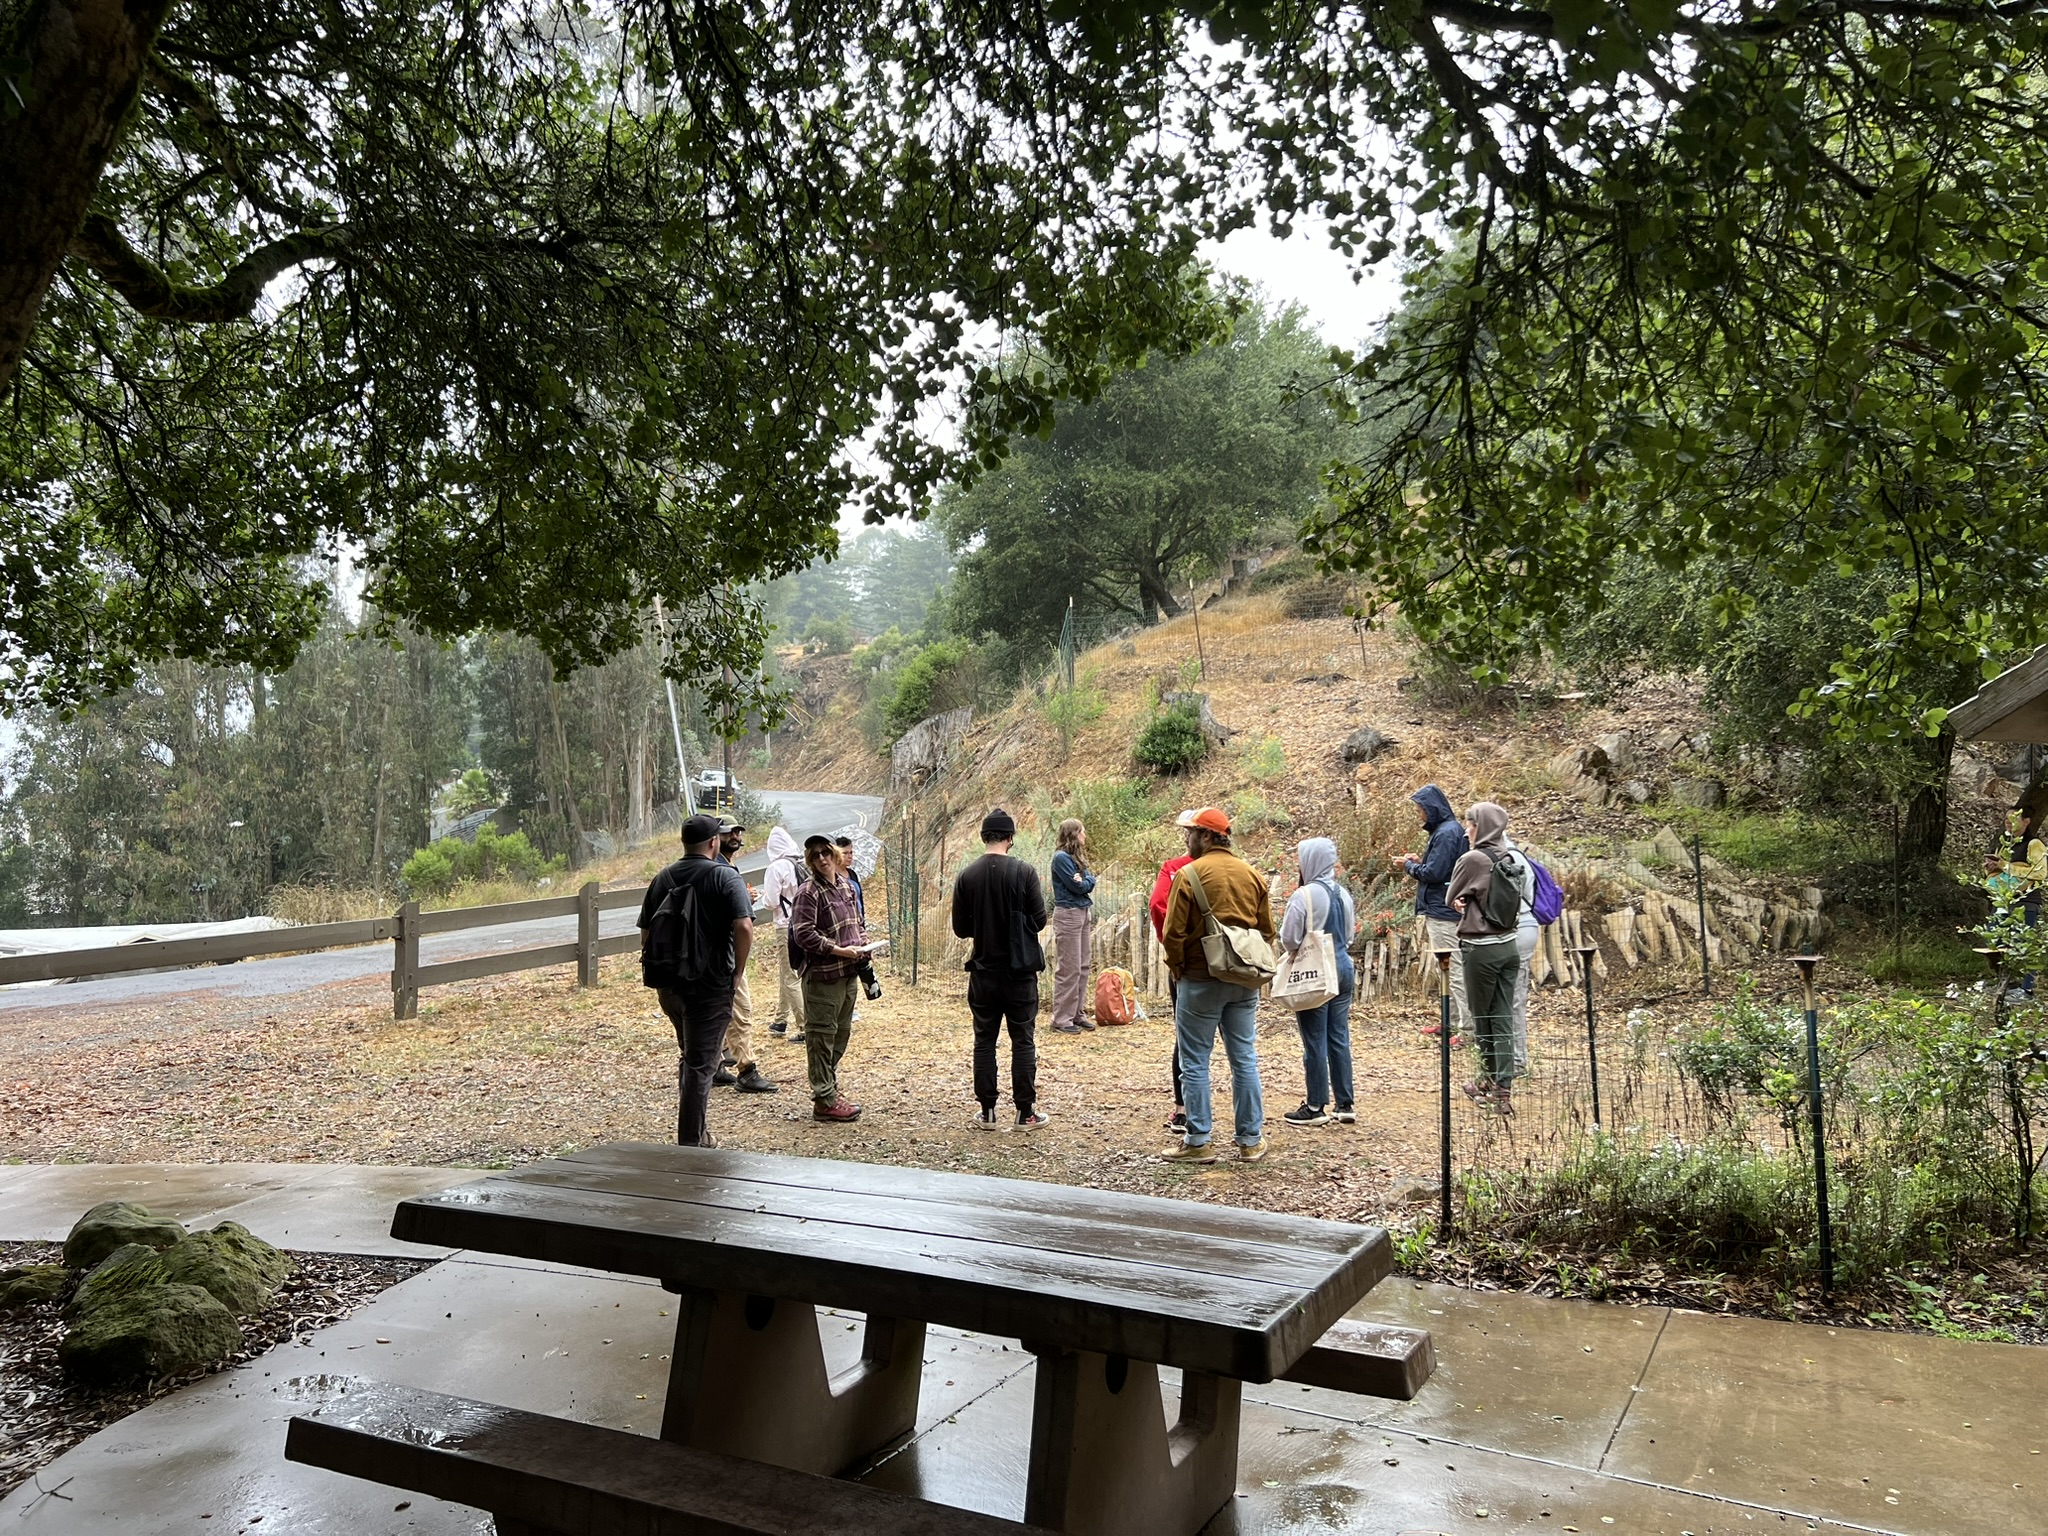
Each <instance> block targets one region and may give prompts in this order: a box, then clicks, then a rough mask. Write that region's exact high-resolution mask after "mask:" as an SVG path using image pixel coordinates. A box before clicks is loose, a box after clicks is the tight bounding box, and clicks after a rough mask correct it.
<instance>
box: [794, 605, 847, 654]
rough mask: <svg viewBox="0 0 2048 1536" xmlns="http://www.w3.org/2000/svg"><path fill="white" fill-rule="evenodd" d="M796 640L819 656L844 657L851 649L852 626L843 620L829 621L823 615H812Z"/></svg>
mask: <svg viewBox="0 0 2048 1536" xmlns="http://www.w3.org/2000/svg"><path fill="white" fill-rule="evenodd" d="M798 638H799V639H801V640H802V641H803V643H804V644H805V645H806V646H807V647H811V648H814V649H815V650H817V651H818V652H819V653H820V654H821V655H825V656H844V655H845V654H846V653H847V652H848V651H850V650H852V649H853V626H852V625H851V624H849V623H847V622H846V620H844V619H829V618H826V617H825V616H824V615H823V614H814V615H812V618H811V622H810V623H808V624H806V625H805V626H804V632H803V634H802V635H801V636H799V637H798Z"/></svg>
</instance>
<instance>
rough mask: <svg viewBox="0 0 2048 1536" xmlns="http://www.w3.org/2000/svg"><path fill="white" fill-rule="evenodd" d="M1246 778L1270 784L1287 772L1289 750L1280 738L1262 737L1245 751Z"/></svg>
mask: <svg viewBox="0 0 2048 1536" xmlns="http://www.w3.org/2000/svg"><path fill="white" fill-rule="evenodd" d="M1244 771H1245V777H1247V778H1249V779H1251V780H1253V781H1254V782H1256V783H1259V784H1270V783H1272V782H1273V780H1275V779H1277V778H1279V777H1280V776H1281V775H1282V774H1284V773H1286V772H1287V748H1286V747H1285V746H1284V745H1283V744H1282V743H1281V740H1280V738H1279V737H1278V736H1265V737H1261V738H1260V739H1259V740H1258V741H1255V742H1252V743H1250V744H1249V745H1247V746H1246V747H1245V749H1244Z"/></svg>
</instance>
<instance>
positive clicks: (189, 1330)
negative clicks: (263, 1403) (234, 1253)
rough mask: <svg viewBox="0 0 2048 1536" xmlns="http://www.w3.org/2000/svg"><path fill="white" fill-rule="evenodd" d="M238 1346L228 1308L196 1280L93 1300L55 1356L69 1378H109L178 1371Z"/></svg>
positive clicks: (106, 1382) (106, 1381) (94, 1381)
mask: <svg viewBox="0 0 2048 1536" xmlns="http://www.w3.org/2000/svg"><path fill="white" fill-rule="evenodd" d="M122 1267H124V1268H141V1267H143V1266H142V1265H139V1264H129V1265H124V1266H122ZM241 1347H242V1330H241V1327H240V1325H238V1324H237V1323H236V1322H235V1319H234V1314H233V1313H231V1312H229V1311H228V1309H227V1308H226V1307H224V1306H222V1305H221V1304H220V1303H219V1302H218V1301H216V1300H215V1299H214V1298H213V1297H212V1295H210V1294H209V1293H208V1292H206V1291H203V1290H201V1289H200V1288H199V1287H198V1286H196V1285H137V1286H134V1287H133V1288H130V1289H126V1290H122V1291H120V1292H118V1293H109V1294H105V1295H103V1296H102V1297H101V1298H100V1299H99V1300H98V1301H96V1302H95V1303H94V1304H93V1306H92V1307H91V1309H90V1310H89V1311H87V1312H86V1313H85V1315H84V1316H82V1317H81V1318H80V1319H79V1320H78V1322H77V1323H76V1324H74V1325H73V1327H72V1328H71V1331H70V1332H69V1333H67V1334H65V1336H64V1342H63V1343H61V1344H59V1345H58V1346H57V1359H58V1361H59V1362H60V1363H61V1364H62V1365H63V1367H64V1370H65V1373H66V1374H67V1375H69V1376H71V1377H72V1378H73V1379H74V1380H77V1381H80V1382H84V1383H86V1384H87V1385H91V1386H111V1385H114V1384H116V1383H119V1382H133V1381H148V1380H150V1379H152V1378H154V1377H163V1376H182V1375H185V1374H186V1373H188V1372H191V1371H196V1370H199V1369H201V1368H203V1367H205V1366H208V1365H214V1364H217V1363H218V1362H220V1361H223V1360H227V1359H230V1358H232V1357H233V1356H234V1355H235V1353H236V1352H237V1351H238V1350H240V1349H241Z"/></svg>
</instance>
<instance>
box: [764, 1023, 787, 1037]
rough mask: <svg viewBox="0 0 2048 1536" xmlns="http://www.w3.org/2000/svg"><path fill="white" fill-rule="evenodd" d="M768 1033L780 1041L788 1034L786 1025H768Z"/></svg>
mask: <svg viewBox="0 0 2048 1536" xmlns="http://www.w3.org/2000/svg"><path fill="white" fill-rule="evenodd" d="M768 1033H769V1034H771V1035H773V1036H774V1037H775V1038H776V1039H778V1040H780V1039H781V1038H782V1037H783V1036H784V1035H786V1034H788V1033H789V1026H788V1025H787V1024H770V1025H769V1026H768Z"/></svg>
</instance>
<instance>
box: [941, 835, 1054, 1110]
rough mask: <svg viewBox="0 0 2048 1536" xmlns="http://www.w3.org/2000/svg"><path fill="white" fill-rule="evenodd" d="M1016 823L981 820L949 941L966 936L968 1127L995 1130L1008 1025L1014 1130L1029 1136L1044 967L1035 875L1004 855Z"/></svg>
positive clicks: (958, 887)
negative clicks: (970, 1059) (975, 1106)
mask: <svg viewBox="0 0 2048 1536" xmlns="http://www.w3.org/2000/svg"><path fill="white" fill-rule="evenodd" d="M1016 838H1017V823H1016V822H1015V820H1013V819H1012V818H1011V816H1010V813H1009V812H1008V811H1006V810H1004V809H1003V808H1002V807H1001V806H997V807H996V808H995V809H994V810H992V811H990V812H989V813H988V815H987V816H985V817H984V818H982V823H981V842H982V848H983V852H982V855H981V857H980V858H978V859H976V860H975V861H974V862H973V863H972V864H970V865H968V866H967V867H966V868H965V869H963V870H962V871H960V878H959V879H957V880H955V881H954V882H953V936H954V937H955V938H961V939H972V940H973V941H974V948H973V950H972V952H970V953H969V955H968V957H967V1010H968V1012H969V1013H971V1014H972V1015H973V1016H974V1097H975V1098H976V1099H977V1100H979V1101H980V1104H981V1110H980V1112H979V1113H978V1114H977V1115H976V1116H975V1118H974V1123H975V1124H976V1125H978V1126H980V1127H982V1128H983V1129H984V1130H994V1129H995V1126H996V1033H997V1031H998V1030H1000V1029H1001V1028H1002V1027H1003V1025H1004V1023H1005V1022H1007V1023H1008V1024H1009V1026H1010V1094H1011V1097H1012V1098H1014V1099H1015V1100H1016V1101H1017V1129H1018V1130H1020V1131H1035V1130H1037V1129H1038V1128H1039V1127H1040V1126H1041V1125H1044V1124H1045V1121H1046V1117H1045V1116H1044V1115H1043V1114H1042V1113H1040V1111H1039V1109H1038V973H1039V972H1040V971H1042V970H1044V969H1045V946H1044V945H1043V944H1041V943H1040V942H1039V938H1038V936H1039V934H1041V933H1043V932H1044V931H1045V921H1046V912H1045V892H1044V890H1043V889H1042V888H1041V887H1040V886H1039V883H1038V871H1037V870H1035V869H1033V868H1032V867H1031V866H1030V865H1029V864H1027V863H1026V862H1025V861H1024V860H1022V859H1013V858H1011V857H1010V845H1011V844H1012V843H1013V842H1015V841H1016Z"/></svg>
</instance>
